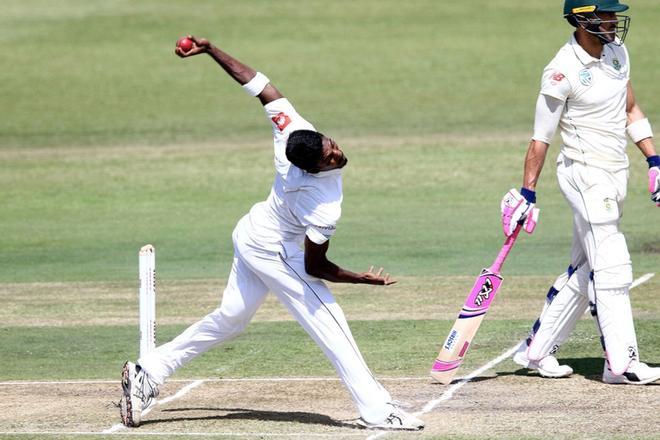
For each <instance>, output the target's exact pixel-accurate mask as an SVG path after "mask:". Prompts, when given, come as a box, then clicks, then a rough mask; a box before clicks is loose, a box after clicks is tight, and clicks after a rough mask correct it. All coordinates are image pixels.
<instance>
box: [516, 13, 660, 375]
mask: <svg viewBox="0 0 660 440" xmlns="http://www.w3.org/2000/svg"><path fill="white" fill-rule="evenodd" d="M627 9H628V6H627V5H625V4H622V3H619V1H618V0H566V1H565V3H564V18H565V19H566V20H567V21H568V23H569V24H570V25H571V26H573V27H574V28H575V32H574V34H573V35H572V36H571V38H570V40H569V41H568V43H567V44H565V45H564V46H563V47H562V48H561V49H560V50H559V52H558V53H557V55H556V56H555V57H554V59H553V60H552V61H550V63H549V64H548V65H547V67H546V68H545V70H544V71H543V76H542V82H541V92H540V94H539V96H538V100H537V103H536V116H535V121H534V135H533V137H532V140H531V142H530V144H529V149H528V151H527V156H526V158H525V165H524V177H523V187H522V190H521V191H520V194H521V196H520V201H521V202H520V204H519V206H518V209H517V210H516V211H515V212H514V214H513V215H512V217H513V218H512V220H513V221H512V222H511V224H512V225H515V224H516V221H518V220H521V219H524V218H525V217H526V216H527V213H528V212H530V210H531V208H532V207H533V206H534V204H535V203H536V192H535V191H536V186H537V183H538V179H539V175H540V173H541V169H542V168H543V164H544V161H545V157H546V154H547V152H548V147H549V145H550V142H551V140H552V138H553V136H554V134H555V131H556V129H557V127H559V131H560V134H561V141H562V145H561V148H560V152H559V156H558V157H557V161H556V167H557V179H558V181H559V187H560V189H561V192H562V194H563V195H564V197H565V198H566V201H567V202H568V205H569V206H570V208H571V210H572V212H573V244H572V250H571V262H570V265H569V267H568V270H567V272H566V273H564V274H562V275H560V276H559V277H558V278H557V280H556V281H555V283H554V284H553V286H552V288H551V289H550V291H549V293H548V301H547V303H546V306H545V307H544V309H543V312H542V314H541V317H540V318H539V319H538V320H537V321H536V323H535V324H534V326H533V328H532V331H531V333H530V337H529V338H528V339H527V340H526V341H523V342H522V343H521V344H520V348H519V350H518V352H517V353H516V354H515V355H514V361H515V362H516V363H518V364H520V365H522V366H523V367H527V368H530V369H536V370H538V371H539V373H540V374H541V375H542V376H546V377H565V376H569V375H570V374H571V373H572V372H573V370H572V369H571V367H569V366H567V365H559V363H558V361H557V359H556V358H555V357H554V356H553V354H554V353H555V352H556V351H557V349H558V348H559V346H560V345H561V344H562V343H563V342H564V341H565V340H566V338H567V337H568V336H569V335H570V333H571V332H572V331H573V329H574V328H575V325H576V323H577V321H578V320H579V319H580V317H581V316H582V315H583V313H584V312H585V311H586V310H587V309H588V308H589V309H590V311H591V315H592V316H593V317H594V319H595V322H596V327H597V328H598V331H599V333H600V335H601V343H602V347H603V351H604V357H605V363H604V367H603V376H602V380H603V382H605V383H608V384H635V385H642V384H647V383H650V382H654V381H656V380H658V379H660V368H652V367H649V366H648V365H646V364H645V363H642V362H640V360H639V350H638V347H637V338H636V335H635V327H634V324H633V315H632V309H631V305H630V297H629V289H630V285H631V283H632V281H633V272H632V264H631V260H630V254H629V253H628V248H627V245H626V239H625V237H624V235H623V233H622V232H621V231H620V228H619V221H620V219H621V216H622V212H623V211H622V210H623V202H624V200H625V198H626V186H627V181H628V167H629V164H628V156H627V155H626V144H627V142H626V141H627V140H626V135H628V137H630V139H631V140H632V141H633V143H635V145H636V146H637V147H638V149H639V150H640V152H641V153H642V155H643V156H644V158H645V159H646V161H647V162H648V166H649V171H648V178H649V191H650V193H651V200H652V201H653V203H654V204H656V205H658V206H660V190H659V188H660V157H659V156H658V155H657V154H656V149H655V145H654V142H653V132H652V130H651V125H650V123H649V121H648V119H647V118H646V117H645V116H644V113H643V112H642V110H641V108H640V107H639V105H638V104H637V102H636V101H635V95H634V93H633V88H632V85H631V83H630V60H629V57H628V51H627V50H626V47H625V45H624V39H625V37H626V34H627V32H628V28H629V24H630V18H629V17H628V16H625V15H619V13H620V12H624V11H626V10H627Z"/></svg>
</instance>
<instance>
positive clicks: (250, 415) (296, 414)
mask: <svg viewBox="0 0 660 440" xmlns="http://www.w3.org/2000/svg"><path fill="white" fill-rule="evenodd" d="M162 412H163V413H176V414H181V416H180V417H172V418H167V419H149V420H143V421H142V423H141V425H149V424H152V423H164V422H180V421H195V420H257V421H260V422H294V423H302V424H307V425H324V426H334V427H338V428H353V429H359V428H360V427H359V426H358V425H356V424H355V423H351V422H350V421H348V420H346V421H344V420H335V419H333V418H332V417H329V416H326V415H323V414H317V413H309V412H300V411H262V410H256V409H248V408H213V407H205V408H173V409H163V410H162ZM188 412H206V413H211V414H209V415H207V416H200V415H186V413H188ZM217 413H228V414H222V415H221V414H217Z"/></svg>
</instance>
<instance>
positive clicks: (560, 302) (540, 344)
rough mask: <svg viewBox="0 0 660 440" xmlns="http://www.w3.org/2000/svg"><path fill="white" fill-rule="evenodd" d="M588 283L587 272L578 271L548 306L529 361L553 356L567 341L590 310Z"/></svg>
mask: <svg viewBox="0 0 660 440" xmlns="http://www.w3.org/2000/svg"><path fill="white" fill-rule="evenodd" d="M588 282H589V273H588V272H587V269H586V268H585V267H580V268H578V270H577V271H576V272H575V273H574V274H573V275H572V276H571V277H570V278H569V280H568V282H567V283H566V284H565V285H564V287H563V288H562V289H561V290H560V291H559V293H557V295H556V296H555V298H554V300H553V301H552V302H551V303H550V304H548V305H547V307H546V308H545V310H544V312H543V314H542V316H541V319H540V326H539V328H538V331H537V332H536V334H535V335H534V337H533V339H532V341H531V342H530V344H529V351H528V353H527V356H528V357H529V359H530V360H539V359H542V358H544V357H545V356H548V355H550V354H554V353H555V352H556V351H557V349H558V348H559V346H560V345H561V344H562V343H563V342H564V341H566V339H568V337H569V336H570V334H571V333H572V332H573V330H574V329H575V325H576V324H577V322H578V320H579V319H580V317H581V316H582V315H583V314H584V312H585V311H586V310H587V307H588V306H589V300H588V298H587V295H586V291H587V284H588ZM581 292H584V294H583V293H581Z"/></svg>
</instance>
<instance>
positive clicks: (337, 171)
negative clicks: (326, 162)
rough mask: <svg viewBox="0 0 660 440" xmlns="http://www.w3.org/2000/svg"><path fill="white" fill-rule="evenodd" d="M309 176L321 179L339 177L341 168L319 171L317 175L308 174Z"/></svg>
mask: <svg viewBox="0 0 660 440" xmlns="http://www.w3.org/2000/svg"><path fill="white" fill-rule="evenodd" d="M309 175H310V176H312V177H316V178H317V179H321V178H323V177H331V176H339V175H341V168H335V169H334V170H329V171H319V172H318V173H309Z"/></svg>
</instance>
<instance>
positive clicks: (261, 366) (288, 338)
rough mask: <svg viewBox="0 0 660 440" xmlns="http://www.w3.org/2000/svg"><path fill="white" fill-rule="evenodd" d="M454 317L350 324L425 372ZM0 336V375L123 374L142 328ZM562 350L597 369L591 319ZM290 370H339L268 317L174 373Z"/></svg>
mask: <svg viewBox="0 0 660 440" xmlns="http://www.w3.org/2000/svg"><path fill="white" fill-rule="evenodd" d="M451 324H452V322H449V321H433V320H421V321H355V322H352V323H351V328H352V330H353V333H354V336H355V338H356V340H357V342H358V345H359V346H360V349H361V350H362V353H363V355H364V357H365V358H366V360H367V363H368V364H369V366H370V367H371V369H372V370H373V371H374V372H375V373H376V375H378V376H424V375H426V374H427V373H428V369H429V367H430V365H431V363H432V361H433V358H434V356H435V355H436V354H437V350H438V347H439V346H440V344H441V342H442V341H443V340H444V337H445V336H446V334H447V331H448V330H449V327H450V326H451ZM529 324H530V323H529V322H528V321H527V320H525V321H521V320H514V321H486V322H485V323H484V324H483V325H482V328H481V329H480V331H479V333H478V334H477V338H476V339H475V341H474V344H473V346H472V348H471V350H470V353H469V354H468V356H467V358H466V361H465V364H464V366H463V371H464V372H465V373H467V372H469V371H471V370H473V369H475V368H478V367H479V366H481V365H482V364H484V363H486V362H488V361H489V360H491V359H493V358H495V357H496V356H498V355H499V354H500V353H502V352H503V351H504V350H506V349H508V348H509V347H511V346H512V345H513V344H515V343H516V341H519V340H520V339H521V338H522V337H523V336H524V335H525V334H526V331H527V328H528V325H529ZM636 324H637V333H638V339H639V345H640V351H641V353H642V357H643V359H644V360H646V361H647V362H649V363H651V364H660V344H658V339H657V334H658V333H659V332H660V322H659V321H657V320H637V323H636ZM181 330H183V327H181V326H162V327H159V329H158V331H159V333H158V338H159V342H161V343H162V342H165V341H168V340H170V339H172V338H173V337H174V336H176V335H177V334H178V333H179V332H180V331H181ZM0 341H1V344H0V345H1V346H2V351H3V353H2V357H1V358H0V372H1V373H0V380H74V379H112V378H115V377H118V372H119V369H120V367H121V364H122V362H123V361H124V360H126V359H135V355H136V354H135V353H136V351H137V328H135V327H133V326H129V327H127V326H121V327H105V326H104V327H79V328H67V327H64V328H62V327H60V328H56V327H33V328H25V327H21V328H2V329H0ZM559 357H560V359H564V360H565V361H567V362H569V363H570V364H571V365H572V366H573V367H574V368H575V370H576V373H577V374H582V375H587V376H590V375H598V374H600V372H601V371H602V359H601V351H600V343H599V342H598V338H597V336H596V333H595V329H594V326H593V323H592V322H590V321H589V320H583V321H581V322H580V323H579V324H578V327H577V329H576V332H575V333H574V335H573V337H572V338H571V340H570V341H569V343H568V344H566V346H565V347H564V348H563V350H562V351H561V353H560V355H559ZM517 370H518V368H517V367H516V366H515V365H514V364H513V363H512V362H511V361H505V362H503V363H502V364H500V365H499V366H498V367H497V368H496V371H501V372H509V373H512V372H516V371H517ZM292 372H295V373H292ZM519 374H522V372H519ZM292 375H295V376H331V375H334V371H333V369H332V367H331V366H330V364H329V362H328V361H327V360H326V359H325V358H324V356H323V355H322V353H321V351H320V350H319V349H318V347H316V345H315V344H314V343H313V342H312V341H311V339H310V338H309V337H308V336H307V335H306V334H305V333H304V332H303V330H302V329H301V327H300V326H299V325H298V324H297V323H295V322H265V323H254V324H251V325H250V326H249V327H248V330H247V331H246V332H245V333H244V334H243V335H241V336H239V337H238V338H236V339H234V340H233V341H230V342H228V343H226V344H224V345H221V346H218V347H215V348H214V349H212V350H210V351H209V352H207V353H205V354H204V355H202V356H201V357H199V358H197V359H195V361H193V362H192V363H190V364H189V365H187V366H186V367H184V368H182V369H181V370H179V371H178V372H177V374H176V375H175V376H174V378H200V377H206V378H209V377H269V376H272V377H275V376H292Z"/></svg>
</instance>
